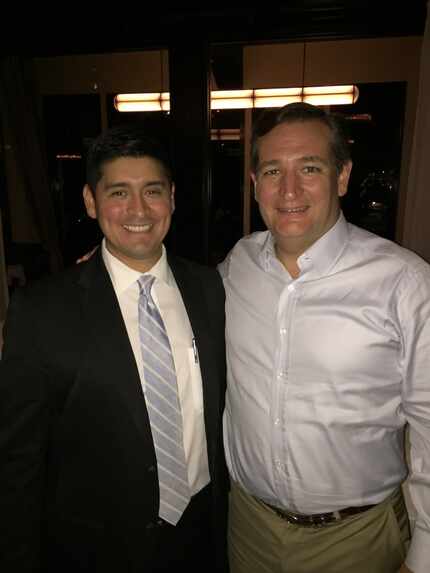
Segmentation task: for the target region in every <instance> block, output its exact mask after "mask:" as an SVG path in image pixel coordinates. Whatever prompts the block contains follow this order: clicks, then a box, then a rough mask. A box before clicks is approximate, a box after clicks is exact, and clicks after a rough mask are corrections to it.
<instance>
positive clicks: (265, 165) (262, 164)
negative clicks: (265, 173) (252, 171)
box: [257, 159, 280, 171]
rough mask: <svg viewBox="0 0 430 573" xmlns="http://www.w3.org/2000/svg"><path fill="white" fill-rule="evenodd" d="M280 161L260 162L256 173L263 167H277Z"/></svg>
mask: <svg viewBox="0 0 430 573" xmlns="http://www.w3.org/2000/svg"><path fill="white" fill-rule="evenodd" d="M279 163H280V161H279V160H278V159H268V160H266V161H262V162H261V163H259V164H258V166H257V171H260V169H264V168H265V167H268V166H270V165H279Z"/></svg>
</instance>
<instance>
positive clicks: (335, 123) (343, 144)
mask: <svg viewBox="0 0 430 573" xmlns="http://www.w3.org/2000/svg"><path fill="white" fill-rule="evenodd" d="M305 121H320V122H321V123H323V124H324V125H326V126H327V127H328V129H329V130H330V134H331V141H330V148H331V153H332V156H333V161H334V164H335V167H336V171H337V173H338V174H339V173H340V172H341V171H342V168H343V166H344V165H345V164H346V163H347V162H348V161H349V160H350V159H351V153H350V149H349V143H348V138H347V135H346V133H345V125H344V120H343V118H342V117H341V116H339V115H336V114H332V113H327V112H326V111H324V110H323V109H321V108H319V107H316V106H314V105H311V104H308V103H304V102H297V103H290V104H288V105H286V106H284V107H282V108H281V109H275V110H268V111H266V112H264V113H263V115H261V116H260V118H259V119H258V120H257V121H256V122H255V125H254V128H253V132H252V139H251V169H252V171H254V172H255V171H256V169H257V167H258V161H259V157H258V145H259V139H260V137H263V135H266V133H269V131H271V130H272V129H273V128H274V127H276V126H277V125H280V124H282V123H295V122H305Z"/></svg>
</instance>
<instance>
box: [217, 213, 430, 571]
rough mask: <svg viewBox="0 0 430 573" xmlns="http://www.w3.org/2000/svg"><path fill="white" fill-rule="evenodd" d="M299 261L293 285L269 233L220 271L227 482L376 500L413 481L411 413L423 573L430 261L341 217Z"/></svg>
mask: <svg viewBox="0 0 430 573" xmlns="http://www.w3.org/2000/svg"><path fill="white" fill-rule="evenodd" d="M298 265H299V268H300V275H299V277H298V278H296V279H292V278H291V276H290V275H289V273H288V272H287V270H286V269H285V268H284V267H283V265H282V264H281V263H280V261H279V260H278V259H277V258H276V255H275V252H274V246H273V238H272V236H271V234H270V233H269V232H268V231H266V232H260V233H254V234H252V235H250V236H248V237H245V238H244V239H242V240H241V241H239V243H238V244H237V245H236V246H235V247H234V248H233V250H232V252H231V253H230V255H229V256H228V258H227V259H226V261H225V262H224V263H223V264H222V265H221V266H220V272H221V274H222V276H223V280H224V286H225V289H226V338H227V399H226V409H225V415H224V441H225V447H226V456H227V464H228V466H229V470H230V473H231V475H232V478H233V479H234V480H235V481H236V482H238V483H239V484H241V485H242V486H243V487H244V488H245V489H246V490H247V491H248V492H250V493H251V494H252V495H255V496H256V497H258V498H261V499H263V500H264V501H266V502H267V503H270V504H273V505H276V506H279V507H284V508H288V509H290V510H293V511H298V512H302V513H321V512H325V511H334V510H336V509H340V508H343V507H348V506H353V505H358V506H359V505H367V504H373V503H378V502H379V501H381V500H383V499H384V498H386V497H387V496H388V495H389V494H390V493H391V492H392V491H393V490H394V489H395V488H396V487H398V486H399V485H400V484H401V482H402V481H403V480H404V478H405V477H406V474H407V468H406V465H405V462H404V447H403V441H404V440H403V437H404V426H405V423H406V422H407V421H408V422H409V423H410V438H411V444H412V448H411V463H412V478H411V481H410V489H411V496H412V500H413V503H414V506H415V507H416V509H417V513H418V516H417V521H416V525H415V531H414V537H413V541H412V546H411V549H410V553H409V557H408V563H409V565H410V567H411V568H412V569H413V570H414V571H415V573H421V571H422V572H424V571H428V567H429V563H430V267H429V265H428V264H427V263H425V262H424V261H423V260H422V259H420V258H419V257H418V256H416V255H415V254H413V253H412V252H410V251H407V250H406V249H403V248H401V247H399V246H398V245H396V244H395V243H392V242H390V241H387V240H385V239H382V238H380V237H378V236H376V235H373V234H371V233H368V232H367V231H364V230H362V229H359V228H358V227H355V226H353V225H350V224H348V223H347V222H346V221H345V219H344V217H343V215H340V217H339V219H338V221H337V223H336V224H335V225H334V226H333V227H332V228H331V229H330V230H329V231H328V232H327V233H326V234H325V235H324V236H323V237H321V238H320V239H319V240H318V241H317V242H316V243H314V244H313V245H312V246H311V247H310V248H309V249H308V250H307V251H306V252H305V253H304V254H303V255H302V256H300V258H299V259H298Z"/></svg>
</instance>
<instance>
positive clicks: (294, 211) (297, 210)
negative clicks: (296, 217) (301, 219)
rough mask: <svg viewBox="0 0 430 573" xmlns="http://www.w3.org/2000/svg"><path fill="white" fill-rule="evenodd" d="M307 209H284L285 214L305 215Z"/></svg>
mask: <svg viewBox="0 0 430 573" xmlns="http://www.w3.org/2000/svg"><path fill="white" fill-rule="evenodd" d="M306 209H307V207H296V208H295V209H282V211H284V212H285V213H304V212H305V211H306Z"/></svg>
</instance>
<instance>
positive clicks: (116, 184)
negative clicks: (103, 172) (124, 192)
mask: <svg viewBox="0 0 430 573" xmlns="http://www.w3.org/2000/svg"><path fill="white" fill-rule="evenodd" d="M122 187H127V183H126V182H125V181H113V182H112V183H106V185H105V186H104V190H105V191H109V190H111V189H119V188H122Z"/></svg>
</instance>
